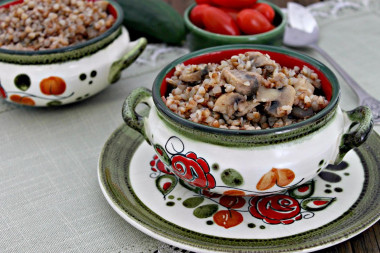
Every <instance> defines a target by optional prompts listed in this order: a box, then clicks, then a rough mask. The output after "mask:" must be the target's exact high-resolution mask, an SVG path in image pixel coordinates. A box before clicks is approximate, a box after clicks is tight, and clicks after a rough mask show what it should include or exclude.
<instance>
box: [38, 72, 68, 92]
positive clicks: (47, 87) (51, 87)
mask: <svg viewBox="0 0 380 253" xmlns="http://www.w3.org/2000/svg"><path fill="white" fill-rule="evenodd" d="M40 89H41V92H42V93H43V94H45V95H61V94H62V93H64V92H65V90H66V83H65V81H64V80H63V79H62V78H60V77H58V76H50V77H48V78H45V79H43V80H42V81H41V82H40Z"/></svg>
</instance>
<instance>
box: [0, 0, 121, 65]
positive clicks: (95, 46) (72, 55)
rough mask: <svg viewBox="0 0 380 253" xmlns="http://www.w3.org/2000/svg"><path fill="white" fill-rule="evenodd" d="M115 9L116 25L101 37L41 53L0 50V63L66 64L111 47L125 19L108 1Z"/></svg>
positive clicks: (10, 0) (115, 7)
mask: <svg viewBox="0 0 380 253" xmlns="http://www.w3.org/2000/svg"><path fill="white" fill-rule="evenodd" d="M14 1H15V0H8V1H4V2H2V3H1V4H2V5H4V4H7V3H11V2H14ZM107 2H109V3H110V4H111V5H112V6H113V7H114V9H115V11H116V13H117V18H116V20H115V23H114V24H113V25H112V27H110V28H109V29H107V30H106V31H105V32H104V33H102V34H101V35H99V36H97V37H95V38H93V39H90V40H87V41H85V42H82V43H78V44H75V45H72V46H67V47H62V48H57V49H49V50H39V51H21V50H8V49H3V48H0V59H1V60H0V62H8V63H16V64H22V65H25V64H51V63H58V62H64V61H68V60H75V59H79V58H81V57H83V56H87V55H91V54H93V53H95V52H97V51H99V50H100V49H102V48H104V47H106V46H107V45H109V44H110V43H111V42H112V41H114V40H115V39H116V38H117V37H118V36H119V35H120V34H121V25H122V22H123V19H124V13H123V10H122V8H121V6H120V5H119V4H118V3H117V2H115V1H113V0H107Z"/></svg>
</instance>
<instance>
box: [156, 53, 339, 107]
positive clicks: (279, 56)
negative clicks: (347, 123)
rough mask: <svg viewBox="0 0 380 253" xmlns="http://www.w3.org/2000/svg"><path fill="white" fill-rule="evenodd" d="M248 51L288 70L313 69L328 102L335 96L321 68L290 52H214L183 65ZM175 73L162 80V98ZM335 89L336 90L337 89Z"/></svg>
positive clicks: (220, 59)
mask: <svg viewBox="0 0 380 253" xmlns="http://www.w3.org/2000/svg"><path fill="white" fill-rule="evenodd" d="M248 51H258V52H261V53H263V54H268V55H269V56H270V58H271V59H272V60H274V61H276V62H277V63H279V64H280V65H281V66H285V67H288V68H293V67H295V66H298V67H300V68H301V69H302V67H303V66H307V67H308V68H310V69H312V70H313V71H314V72H315V73H317V74H318V77H319V79H320V80H321V84H322V90H323V93H324V95H325V96H326V98H327V100H329V101H331V98H332V95H333V86H332V82H331V81H330V80H329V78H328V77H327V76H326V75H325V73H324V72H323V69H322V68H321V66H319V65H315V64H313V63H312V62H310V61H307V59H306V58H304V57H302V58H300V57H296V56H294V55H292V54H289V53H286V52H288V51H285V50H284V51H283V52H280V51H273V50H270V49H269V48H268V49H249V48H237V49H229V50H222V51H214V52H209V53H205V54H200V55H197V56H195V57H192V58H190V59H187V60H185V61H183V63H184V64H185V65H190V64H202V63H220V62H221V61H222V60H226V59H230V58H231V57H232V56H233V55H238V54H244V53H245V52H248ZM174 71H175V68H172V69H171V70H170V71H169V72H168V73H166V75H165V77H164V79H163V80H162V82H161V87H160V92H161V96H165V95H167V93H168V92H169V91H168V88H167V82H166V78H170V77H171V76H173V74H174ZM334 88H335V89H336V87H334Z"/></svg>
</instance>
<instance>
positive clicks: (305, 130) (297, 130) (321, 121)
mask: <svg viewBox="0 0 380 253" xmlns="http://www.w3.org/2000/svg"><path fill="white" fill-rule="evenodd" d="M234 49H248V50H265V51H269V52H276V53H281V54H284V55H287V56H290V57H294V58H298V59H300V60H302V61H304V62H307V63H309V64H311V65H313V66H314V67H316V68H317V69H319V70H320V71H321V72H322V73H323V74H324V75H325V76H326V78H327V79H328V80H329V81H330V83H331V87H332V96H331V100H330V102H329V104H328V105H327V106H326V107H325V108H324V109H323V110H322V111H320V112H318V113H317V114H316V115H314V116H313V117H311V118H308V119H306V120H303V121H301V122H298V123H294V124H291V125H289V126H284V127H279V128H271V129H261V130H233V129H222V128H215V127H211V126H207V125H202V124H199V123H195V122H192V121H190V120H187V119H184V118H182V117H180V116H179V115H177V114H175V113H174V112H172V111H171V110H170V109H169V108H168V107H167V106H166V105H165V103H164V102H163V100H162V99H161V84H162V81H163V80H164V78H165V76H166V75H167V74H168V73H169V72H170V71H171V70H172V69H173V68H175V66H176V65H178V64H180V63H183V62H184V61H187V60H189V59H191V58H194V57H197V56H200V55H204V54H209V53H213V52H218V51H225V50H234ZM152 93H153V100H154V103H155V105H156V107H157V110H158V114H159V116H160V117H161V118H162V119H163V120H164V122H165V123H167V125H168V126H169V127H171V128H172V129H173V130H174V131H176V132H180V133H181V134H184V135H186V136H189V137H190V138H192V139H199V140H202V141H205V142H210V143H214V144H219V145H229V146H244V145H246V144H248V145H249V144H253V143H254V144H257V145H267V144H273V143H281V142H287V141H292V140H294V139H297V138H299V137H301V136H305V135H308V134H310V133H312V132H314V131H316V130H318V129H320V128H321V127H322V126H324V125H326V124H327V123H328V122H329V121H330V119H331V118H332V117H333V116H334V115H335V112H336V108H337V106H338V101H339V99H340V86H339V83H338V80H337V78H336V76H335V74H334V73H333V72H332V71H331V70H330V69H329V68H328V67H327V66H325V65H324V64H323V63H321V62H320V61H318V60H316V59H314V58H312V57H310V56H307V55H304V54H301V53H298V52H295V51H292V50H289V49H285V48H281V47H274V46H267V45H243V44H240V45H239V44H234V45H224V46H217V47H211V48H206V49H202V50H198V51H194V52H191V53H189V54H186V55H184V56H182V57H180V58H178V59H176V60H174V61H173V62H171V63H169V64H168V65H167V66H166V67H164V68H163V69H162V70H161V72H160V73H159V74H158V75H157V77H156V79H155V80H154V82H153V87H152Z"/></svg>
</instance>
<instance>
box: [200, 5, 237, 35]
mask: <svg viewBox="0 0 380 253" xmlns="http://www.w3.org/2000/svg"><path fill="white" fill-rule="evenodd" d="M203 24H204V25H205V27H206V30H207V31H209V32H213V33H219V34H225V35H240V31H239V28H238V26H237V25H236V22H235V21H234V19H233V18H231V16H230V15H228V14H227V13H225V12H224V11H222V10H221V9H219V8H216V7H212V6H210V7H208V8H206V9H205V10H204V11H203Z"/></svg>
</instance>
